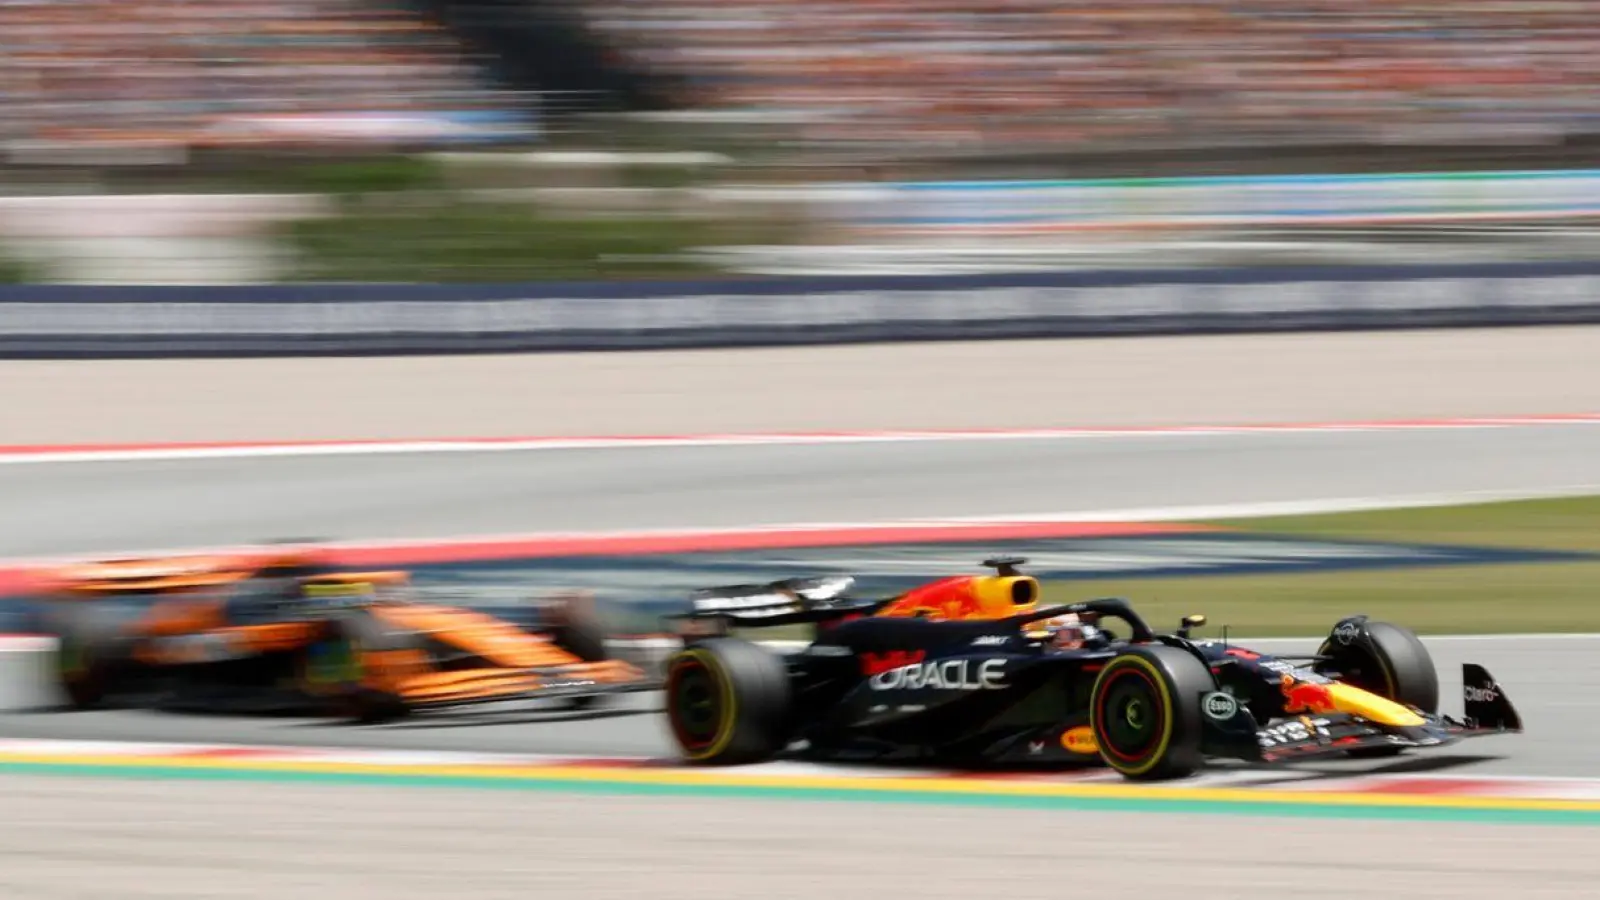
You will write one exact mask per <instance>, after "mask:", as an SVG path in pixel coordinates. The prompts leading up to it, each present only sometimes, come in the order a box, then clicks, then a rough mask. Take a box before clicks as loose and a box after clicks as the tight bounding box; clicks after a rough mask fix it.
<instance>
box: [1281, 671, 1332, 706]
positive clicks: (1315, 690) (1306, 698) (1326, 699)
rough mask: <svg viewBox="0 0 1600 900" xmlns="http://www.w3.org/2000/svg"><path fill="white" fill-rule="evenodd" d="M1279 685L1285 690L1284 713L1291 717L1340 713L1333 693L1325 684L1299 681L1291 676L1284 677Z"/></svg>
mask: <svg viewBox="0 0 1600 900" xmlns="http://www.w3.org/2000/svg"><path fill="white" fill-rule="evenodd" d="M1279 684H1280V685H1281V687H1282V690H1283V711H1284V712H1285V713H1288V714H1290V715H1294V714H1296V713H1310V714H1312V715H1320V714H1323V713H1331V712H1338V711H1339V707H1338V704H1336V703H1335V702H1334V700H1333V691H1331V690H1329V689H1328V686H1327V685H1325V684H1314V683H1312V682H1309V681H1297V680H1296V679H1295V678H1294V677H1293V676H1291V675H1285V676H1283V679H1282V680H1281V681H1280V682H1279Z"/></svg>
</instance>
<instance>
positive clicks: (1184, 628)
mask: <svg viewBox="0 0 1600 900" xmlns="http://www.w3.org/2000/svg"><path fill="white" fill-rule="evenodd" d="M1205 623H1206V617H1205V616H1203V615H1201V614H1200V613H1195V614H1193V615H1188V616H1184V617H1183V623H1182V625H1181V626H1180V627H1179V628H1178V637H1181V638H1188V637H1189V632H1190V631H1193V630H1194V629H1196V628H1199V627H1200V626H1201V625H1204V624H1205Z"/></svg>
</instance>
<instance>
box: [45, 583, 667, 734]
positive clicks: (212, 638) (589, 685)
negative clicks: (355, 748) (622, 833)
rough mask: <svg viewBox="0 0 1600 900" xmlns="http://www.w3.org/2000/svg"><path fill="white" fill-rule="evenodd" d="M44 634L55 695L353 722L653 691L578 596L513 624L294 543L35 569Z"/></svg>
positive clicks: (77, 700) (580, 702)
mask: <svg viewBox="0 0 1600 900" xmlns="http://www.w3.org/2000/svg"><path fill="white" fill-rule="evenodd" d="M43 588H44V590H43V592H42V596H41V600H42V604H41V619H42V621H43V622H44V623H45V630H46V631H47V632H49V633H50V634H52V635H53V636H54V637H56V638H57V640H58V641H59V651H58V657H57V658H58V660H59V664H58V668H57V671H58V673H59V679H60V685H61V687H62V689H63V691H64V693H65V695H66V697H67V699H68V701H69V704H70V706H72V707H75V708H79V709H84V708H93V707H98V706H103V705H108V704H114V703H115V704H133V705H150V706H156V707H161V708H182V709H198V710H208V711H219V712H279V713H302V714H332V715H338V716H343V717H348V718H352V719H355V720H358V721H362V722H379V721H387V720H393V719H398V718H401V717H404V716H406V715H408V714H410V713H412V712H415V711H420V710H433V709H441V708H453V707H462V706H467V705H472V704H482V703H489V702H498V701H507V700H524V699H551V700H560V701H562V702H564V703H565V704H566V705H568V706H574V707H581V706H586V705H589V704H591V703H593V702H595V701H596V700H597V699H598V698H601V697H605V696H608V695H612V694H618V693H624V692H631V691H644V690H653V689H655V688H657V687H658V684H656V683H655V682H653V681H652V680H650V679H649V678H648V677H647V676H646V674H645V672H644V671H643V670H642V669H639V668H637V667H635V666H633V665H631V664H629V663H627V662H624V661H622V660H619V659H612V658H610V657H609V656H608V654H607V648H606V642H605V632H604V630H603V629H602V628H601V627H600V625H599V620H598V618H597V617H596V616H595V615H594V610H593V607H592V605H591V604H590V603H589V602H587V600H588V598H586V597H584V596H581V595H579V596H572V597H566V598H561V599H558V600H555V601H550V602H545V603H543V604H542V605H539V606H536V607H534V612H535V614H536V615H535V618H536V621H534V622H532V623H530V624H529V625H527V626H520V625H519V624H514V623H513V622H511V621H509V620H507V619H504V618H499V617H496V616H491V615H488V614H485V613H482V612H478V611H475V610H471V609H468V608H465V607H459V606H448V605H438V604H431V603H426V602H421V601H419V600H418V599H417V598H416V597H415V596H413V593H412V590H411V579H410V576H409V574H408V573H406V572H403V571H381V572H349V571H339V570H337V569H336V568H334V567H332V566H329V565H327V564H325V563H323V562H322V561H320V560H319V559H318V558H317V557H316V556H315V555H313V554H311V553H309V552H305V551H285V552H268V553H263V554H255V555H241V556H227V557H223V556H187V557H174V558H156V559H131V560H112V561H103V562H95V563H89V564H85V565H79V566H72V567H67V568H62V569H58V570H56V571H53V572H50V573H47V575H46V576H45V578H44V585H43Z"/></svg>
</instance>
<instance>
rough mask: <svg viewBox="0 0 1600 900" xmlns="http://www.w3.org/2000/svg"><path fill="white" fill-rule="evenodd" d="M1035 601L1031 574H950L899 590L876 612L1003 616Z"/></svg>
mask: <svg viewBox="0 0 1600 900" xmlns="http://www.w3.org/2000/svg"><path fill="white" fill-rule="evenodd" d="M1038 605H1039V582H1038V579H1035V578H1034V577H1032V576H1031V575H954V576H951V577H949V578H941V579H939V580H938V581H933V582H930V583H928V584H924V585H921V586H919V587H916V588H912V589H911V590H909V591H907V592H905V593H904V594H901V595H900V596H899V597H897V598H895V599H894V600H893V601H891V602H890V603H889V604H888V605H886V606H884V607H883V608H882V609H880V610H878V612H877V613H876V615H879V616H908V617H923V618H930V619H946V620H959V619H1003V618H1005V617H1007V616H1015V615H1021V614H1023V613H1028V612H1032V611H1033V610H1034V609H1036V608H1037V607H1038Z"/></svg>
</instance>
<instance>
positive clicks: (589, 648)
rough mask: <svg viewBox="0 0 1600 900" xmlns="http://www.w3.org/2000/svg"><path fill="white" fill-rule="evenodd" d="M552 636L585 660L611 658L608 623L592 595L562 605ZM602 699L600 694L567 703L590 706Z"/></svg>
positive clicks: (573, 699)
mask: <svg viewBox="0 0 1600 900" xmlns="http://www.w3.org/2000/svg"><path fill="white" fill-rule="evenodd" d="M550 639H551V640H553V641H555V643H556V646H558V647H560V648H561V649H563V650H565V651H567V652H568V653H571V654H572V655H573V656H576V657H578V658H579V659H581V660H583V661H584V662H604V661H605V660H607V659H610V658H611V652H610V648H609V647H607V646H606V629H605V623H604V622H602V621H601V619H600V615H599V613H598V612H596V611H595V608H594V602H593V600H592V599H590V598H577V599H574V600H572V601H570V602H568V603H567V604H565V605H564V606H563V608H562V611H561V615H560V617H559V621H558V622H557V624H556V625H555V626H554V627H553V628H552V629H551V630H550ZM601 700H602V697H601V696H600V695H590V696H587V697H573V698H571V699H570V700H567V701H566V706H567V707H568V708H570V709H589V708H590V707H593V706H595V705H597V704H598V703H600V701H601Z"/></svg>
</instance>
